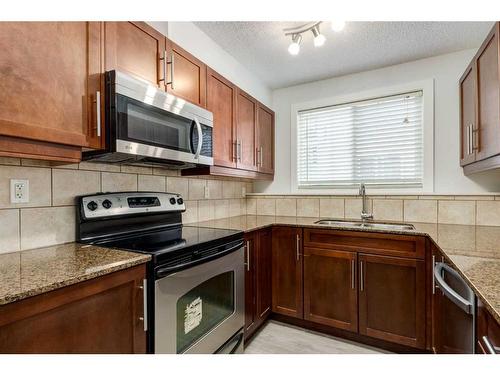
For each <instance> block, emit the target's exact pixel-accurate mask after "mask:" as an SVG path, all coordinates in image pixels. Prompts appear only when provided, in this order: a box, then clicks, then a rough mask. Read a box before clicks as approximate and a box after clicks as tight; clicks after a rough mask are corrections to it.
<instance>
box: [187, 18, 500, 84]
mask: <svg viewBox="0 0 500 375" xmlns="http://www.w3.org/2000/svg"><path fill="white" fill-rule="evenodd" d="M302 23H304V22H195V24H196V25H197V26H198V27H199V28H201V29H202V30H203V31H204V32H205V33H206V34H207V35H208V36H210V37H211V38H212V39H213V40H214V41H215V42H217V43H218V44H219V45H220V46H221V47H222V48H224V49H225V50H226V51H227V52H228V53H229V54H231V55H232V56H234V57H235V58H236V59H237V60H238V61H240V62H241V63H242V64H243V65H244V66H245V67H246V68H247V69H248V70H249V71H251V72H253V73H254V74H255V75H257V76H258V77H260V79H262V81H263V82H264V83H266V84H267V85H268V86H270V87H271V88H273V89H275V88H281V87H287V86H291V85H295V84H299V83H304V82H310V81H315V80H319V79H325V78H329V77H335V76H341V75H345V74H350V73H356V72H360V71H365V70H370V69H376V68H380V67H384V66H389V65H394V64H399V63H403V62H406V61H411V60H417V59H421V58H425V57H430V56H436V55H440V54H444V53H449V52H454V51H459V50H462V49H467V48H477V47H479V45H480V44H481V42H482V40H483V39H484V37H485V36H486V34H487V33H488V31H489V29H490V28H491V26H492V24H493V23H492V22H348V23H347V24H346V27H345V28H344V30H342V31H341V32H334V31H332V30H331V27H330V23H329V22H324V23H323V24H322V25H321V32H322V33H323V34H324V35H325V36H326V38H327V40H326V43H325V45H324V46H322V47H319V48H315V47H314V46H313V40H312V39H313V36H312V33H311V32H308V33H306V34H304V36H303V40H302V44H301V50H300V53H299V55H297V56H292V55H290V54H289V53H288V51H287V48H288V45H289V44H290V37H286V36H285V35H284V34H283V31H282V29H283V28H287V27H291V26H296V25H299V24H302Z"/></svg>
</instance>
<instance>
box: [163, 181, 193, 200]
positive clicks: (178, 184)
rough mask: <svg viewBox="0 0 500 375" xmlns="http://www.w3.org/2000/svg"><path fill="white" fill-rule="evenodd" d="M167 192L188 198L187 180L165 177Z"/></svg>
mask: <svg viewBox="0 0 500 375" xmlns="http://www.w3.org/2000/svg"><path fill="white" fill-rule="evenodd" d="M167 192H168V193H175V194H180V195H181V196H182V197H184V198H187V197H189V187H188V179H187V178H183V177H167Z"/></svg>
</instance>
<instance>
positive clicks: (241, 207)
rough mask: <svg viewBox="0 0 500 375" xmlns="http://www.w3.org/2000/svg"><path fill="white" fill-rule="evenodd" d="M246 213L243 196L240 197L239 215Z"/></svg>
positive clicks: (245, 201)
mask: <svg viewBox="0 0 500 375" xmlns="http://www.w3.org/2000/svg"><path fill="white" fill-rule="evenodd" d="M246 214H247V200H246V199H245V198H241V199H240V215H246Z"/></svg>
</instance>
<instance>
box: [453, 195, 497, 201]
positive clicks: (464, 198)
mask: <svg viewBox="0 0 500 375" xmlns="http://www.w3.org/2000/svg"><path fill="white" fill-rule="evenodd" d="M455 199H456V200H461V201H492V200H495V196H494V195H456V196H455Z"/></svg>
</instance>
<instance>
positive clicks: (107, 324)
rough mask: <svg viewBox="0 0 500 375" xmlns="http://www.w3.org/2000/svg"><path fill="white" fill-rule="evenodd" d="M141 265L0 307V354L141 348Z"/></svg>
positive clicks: (143, 342) (133, 350)
mask: <svg viewBox="0 0 500 375" xmlns="http://www.w3.org/2000/svg"><path fill="white" fill-rule="evenodd" d="M144 278H145V266H144V265H140V266H135V267H133V268H129V269H126V270H123V271H117V272H114V273H111V274H109V275H105V276H101V277H98V278H95V279H92V280H88V281H84V282H81V283H78V284H75V285H72V286H68V287H64V288H61V289H58V290H55V291H52V292H48V293H45V294H41V295H38V296H35V297H31V298H27V299H25V300H21V301H19V302H13V303H10V304H7V305H4V306H0V353H145V352H146V332H145V331H144V326H143V319H142V318H143V312H144V309H143V301H144V298H143V289H142V285H143V280H144Z"/></svg>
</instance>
